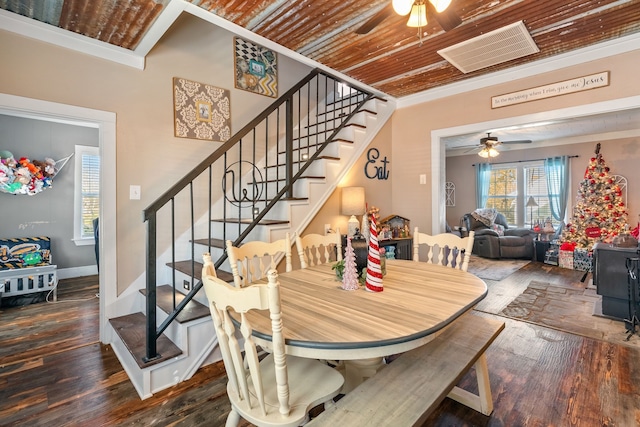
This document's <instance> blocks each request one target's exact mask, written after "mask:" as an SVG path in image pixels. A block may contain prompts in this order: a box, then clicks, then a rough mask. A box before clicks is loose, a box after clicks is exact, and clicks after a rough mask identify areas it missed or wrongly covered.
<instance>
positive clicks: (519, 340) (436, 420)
mask: <svg viewBox="0 0 640 427" xmlns="http://www.w3.org/2000/svg"><path fill="white" fill-rule="evenodd" d="M553 273H554V271H553V270H549V269H548V268H546V269H542V268H528V269H526V271H525V272H523V271H520V272H518V273H516V274H514V275H512V276H510V277H508V278H507V279H504V280H503V281H501V282H500V289H502V291H501V294H500V295H498V296H497V297H496V298H497V299H500V298H502V299H504V300H505V301H506V302H505V303H504V305H506V304H508V303H509V302H510V300H509V301H507V299H508V298H505V293H506V292H505V290H507V289H508V288H509V282H508V281H509V280H513V286H522V283H521V282H522V281H523V280H526V281H527V283H528V282H529V281H530V280H544V281H549V280H550V277H552V276H553ZM525 274H526V276H527V277H523V275H525ZM558 277H563V279H562V280H565V281H566V280H576V279H575V278H574V277H567V275H566V273H564V274H563V272H562V271H559V272H558ZM577 280H579V279H577ZM97 292H98V284H97V277H88V278H78V279H71V280H63V281H61V282H60V285H59V293H58V302H57V303H46V302H43V303H38V304H32V305H29V306H25V307H9V308H6V307H3V308H2V309H0V425H1V426H9V425H10V426H56V427H57V426H223V425H224V422H225V419H226V415H227V413H228V411H229V402H228V400H227V397H226V391H225V383H226V376H225V373H224V369H223V367H222V365H221V364H214V365H211V366H208V367H205V368H202V369H200V370H199V371H198V372H197V373H196V374H195V375H194V377H193V378H192V379H191V380H189V381H187V382H185V383H182V384H179V385H178V386H176V387H173V388H171V389H170V390H165V391H163V392H160V393H157V394H156V395H154V396H153V397H151V398H149V399H146V400H140V398H139V397H138V395H137V393H136V392H135V390H134V388H133V386H132V385H131V383H130V382H129V380H128V378H127V375H126V373H125V372H124V371H123V369H122V367H121V366H120V363H119V362H118V360H117V358H116V357H115V355H114V353H113V351H111V348H110V347H109V346H104V345H101V344H100V343H99V342H98V300H97V298H96V293H97ZM489 299H491V291H490V295H489V297H487V299H485V301H483V303H485V308H486V307H487V306H489V305H491V304H492V302H491V301H490V300H489ZM500 304H501V303H500ZM500 304H498V305H500ZM478 314H479V315H482V316H488V317H496V315H494V314H491V313H488V312H486V311H479V312H478ZM501 319H503V320H504V321H505V322H506V329H505V330H504V332H503V333H502V334H501V335H500V336H499V337H498V339H497V340H496V342H495V343H494V344H493V345H492V346H491V347H490V348H489V350H488V353H487V357H488V363H489V369H490V376H491V385H492V391H493V399H494V412H493V414H492V415H491V416H484V415H481V414H479V413H477V412H475V411H473V410H471V409H468V408H466V407H464V406H462V405H460V404H458V403H456V402H453V401H450V400H449V399H445V401H444V402H443V403H442V404H441V405H440V406H439V407H438V409H437V410H436V412H435V413H434V414H433V415H432V416H431V417H430V418H429V419H428V420H427V422H426V423H425V424H424V425H425V426H442V427H445V426H456V427H457V426H496V427H498V426H499V427H502V426H505V427H520V426H523V427H524V426H586V427H592V426H610V427H613V426H618V427H631V426H638V425H640V350H638V349H636V348H632V347H629V346H623V345H619V344H611V343H608V342H605V341H600V340H594V339H590V338H584V337H582V336H578V335H573V334H569V333H565V332H561V331H557V330H554V329H549V328H546V327H541V326H537V325H534V324H531V323H526V322H521V321H517V320H513V319H509V318H504V317H501ZM474 375H475V373H474V372H473V370H472V371H471V372H470V373H469V374H468V375H466V376H465V377H464V378H463V380H462V385H463V386H465V387H468V388H469V389H470V390H473V383H474ZM242 425H243V426H248V425H250V424H247V423H244V424H242ZM388 425H389V426H390V427H393V426H394V424H393V420H389V424H388Z"/></svg>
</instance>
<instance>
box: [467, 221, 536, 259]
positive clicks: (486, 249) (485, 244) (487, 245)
mask: <svg viewBox="0 0 640 427" xmlns="http://www.w3.org/2000/svg"><path fill="white" fill-rule="evenodd" d="M490 211H491V210H488V209H476V210H475V211H474V212H471V213H468V214H465V215H464V216H463V217H462V224H463V226H464V227H465V228H466V230H467V232H468V231H474V232H475V238H474V241H473V250H472V252H471V253H473V254H475V255H478V256H481V257H483V258H493V259H500V258H522V259H533V254H534V246H533V238H534V236H535V234H534V232H533V231H532V230H530V229H528V228H510V227H509V224H507V219H506V218H505V217H504V215H503V214H501V213H500V212H496V211H493V212H490Z"/></svg>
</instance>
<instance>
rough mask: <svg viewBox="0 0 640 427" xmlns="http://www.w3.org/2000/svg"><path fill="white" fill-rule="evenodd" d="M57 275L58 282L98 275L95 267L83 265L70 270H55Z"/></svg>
mask: <svg viewBox="0 0 640 427" xmlns="http://www.w3.org/2000/svg"><path fill="white" fill-rule="evenodd" d="M56 271H57V273H58V280H61V279H71V278H73V277H84V276H93V275H96V274H98V266H97V265H85V266H82V267H71V268H59V269H57V270H56Z"/></svg>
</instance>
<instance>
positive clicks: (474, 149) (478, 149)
mask: <svg viewBox="0 0 640 427" xmlns="http://www.w3.org/2000/svg"><path fill="white" fill-rule="evenodd" d="M460 148H463V147H460ZM481 148H482V147H480V146H477V145H476V146H475V147H473V148H470V149H468V150H466V151H465V152H464V153H465V154H466V153H472V152H474V151H480V149H481Z"/></svg>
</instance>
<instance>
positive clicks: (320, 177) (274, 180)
mask: <svg viewBox="0 0 640 427" xmlns="http://www.w3.org/2000/svg"><path fill="white" fill-rule="evenodd" d="M298 179H299V180H300V179H327V177H326V176H320V175H306V176H301V177H300V178H298ZM286 180H287V179H286V178H279V179H265V180H256V181H255V182H256V184H263V183H271V182H283V181H286Z"/></svg>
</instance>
